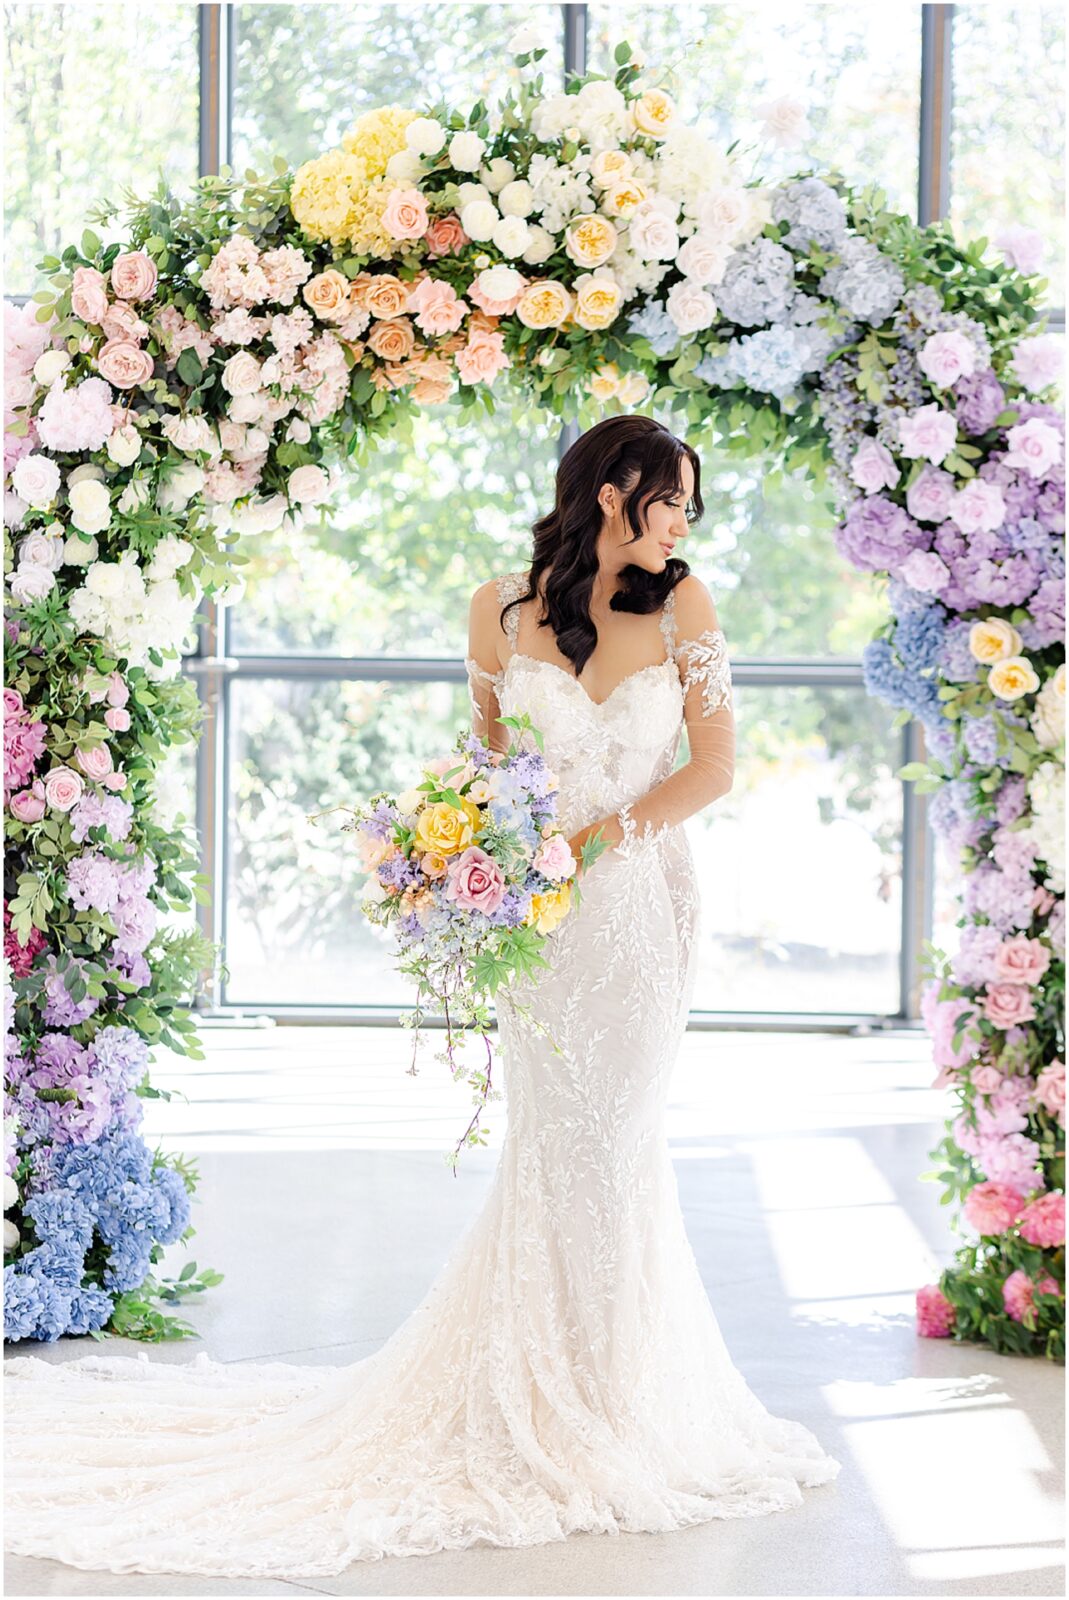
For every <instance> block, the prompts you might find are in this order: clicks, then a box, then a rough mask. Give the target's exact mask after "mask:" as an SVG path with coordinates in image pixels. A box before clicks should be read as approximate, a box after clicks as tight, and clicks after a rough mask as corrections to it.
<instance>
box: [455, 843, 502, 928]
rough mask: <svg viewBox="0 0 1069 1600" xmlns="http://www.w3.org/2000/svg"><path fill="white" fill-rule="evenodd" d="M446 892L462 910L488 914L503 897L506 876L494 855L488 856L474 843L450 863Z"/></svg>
mask: <svg viewBox="0 0 1069 1600" xmlns="http://www.w3.org/2000/svg"><path fill="white" fill-rule="evenodd" d="M445 895H446V899H448V900H455V901H456V903H457V905H458V906H460V907H461V909H462V910H464V911H481V912H483V913H484V915H489V914H490V912H492V911H496V910H497V908H498V906H499V905H500V904H501V902H502V900H503V899H504V897H505V875H504V873H503V872H502V871H501V868H500V867H499V866H498V864H497V862H496V861H495V860H494V858H493V856H490V855H487V853H486V851H485V850H482V849H480V847H479V846H478V845H477V844H473V845H469V846H468V848H467V849H466V850H465V851H463V852H462V854H461V855H459V856H457V858H456V860H455V861H451V862H450V863H449V879H448V882H447V883H446V886H445Z"/></svg>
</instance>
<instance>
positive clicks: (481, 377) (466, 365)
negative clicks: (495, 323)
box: [455, 328, 512, 385]
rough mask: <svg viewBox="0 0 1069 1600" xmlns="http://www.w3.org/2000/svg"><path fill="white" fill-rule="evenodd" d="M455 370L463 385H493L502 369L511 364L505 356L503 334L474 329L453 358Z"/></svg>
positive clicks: (484, 329)
mask: <svg viewBox="0 0 1069 1600" xmlns="http://www.w3.org/2000/svg"><path fill="white" fill-rule="evenodd" d="M455 361H456V368H457V371H458V373H459V374H460V376H461V379H462V380H463V382H464V383H487V384H491V385H492V384H493V381H494V379H495V378H496V377H497V375H498V373H499V372H500V371H501V370H502V368H503V367H511V365H512V362H511V361H510V360H509V358H508V356H507V355H506V354H505V336H504V334H503V333H498V332H496V331H495V332H490V330H489V329H486V328H476V329H475V330H474V332H473V333H472V335H471V338H470V339H469V340H468V342H467V344H466V345H465V346H464V348H463V349H462V350H458V351H457V353H456V356H455Z"/></svg>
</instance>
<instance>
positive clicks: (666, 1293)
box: [5, 416, 840, 1578]
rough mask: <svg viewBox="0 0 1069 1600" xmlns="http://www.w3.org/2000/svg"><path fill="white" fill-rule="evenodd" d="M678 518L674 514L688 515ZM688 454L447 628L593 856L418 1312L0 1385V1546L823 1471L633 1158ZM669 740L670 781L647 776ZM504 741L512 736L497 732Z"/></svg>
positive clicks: (722, 1494) (414, 1522) (648, 1024)
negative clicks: (286, 1340)
mask: <svg viewBox="0 0 1069 1600" xmlns="http://www.w3.org/2000/svg"><path fill="white" fill-rule="evenodd" d="M691 508H693V510H692V509H691ZM701 510H702V502H701V496H700V485H699V463H698V458H697V456H696V455H695V453H694V451H693V450H691V448H690V447H689V446H688V445H686V444H685V443H683V442H682V441H680V440H679V439H677V438H676V437H675V436H674V435H673V434H671V433H670V432H669V431H668V430H667V429H665V428H663V427H662V426H661V425H660V424H658V423H656V422H654V421H652V420H651V419H649V418H646V417H642V416H615V417H611V418H608V419H606V420H605V421H603V422H601V423H599V424H598V425H597V426H596V427H593V428H591V429H590V430H589V431H588V432H587V433H585V434H584V435H583V436H582V437H581V438H580V439H579V440H578V441H577V442H576V443H575V444H574V445H573V446H572V447H571V449H570V450H569V451H568V452H567V454H566V455H565V456H564V458H563V460H562V462H561V464H560V467H559V469H558V474H557V494H556V504H555V508H554V510H553V511H552V512H551V513H549V514H548V515H547V516H545V517H543V518H541V519H540V520H539V521H538V522H537V523H536V524H535V528H534V534H535V539H534V551H533V559H532V563H531V568H530V572H529V573H526V572H524V573H519V572H517V573H510V574H507V575H506V576H504V577H499V578H497V579H496V580H494V579H492V580H490V582H488V583H485V584H483V585H481V587H480V588H479V589H478V590H477V591H476V593H475V595H474V597H473V599H472V605H471V614H470V632H469V654H468V657H467V670H468V682H469V689H470V698H471V706H472V712H473V721H474V726H475V729H476V731H477V732H479V733H484V734H486V735H487V736H488V737H489V738H490V740H491V743H492V744H493V745H494V746H495V747H496V748H498V749H504V748H506V747H507V745H508V743H509V740H510V738H511V737H512V733H511V730H510V729H508V728H507V727H505V726H503V725H502V724H501V723H499V722H497V720H496V719H497V718H498V717H499V716H501V715H509V714H512V713H515V712H519V711H522V710H526V711H528V712H529V713H530V715H531V718H532V721H533V722H534V724H535V725H536V726H537V727H539V728H540V729H541V730H542V733H543V735H544V740H545V753H546V758H547V760H548V762H549V765H550V767H551V768H552V769H553V770H554V771H555V772H556V774H557V776H558V779H559V786H560V792H559V810H558V822H559V825H560V826H561V827H562V828H563V829H564V830H565V831H566V833H567V834H568V836H569V837H570V838H571V840H572V844H573V848H575V849H576V850H578V847H579V845H580V844H581V843H582V842H583V840H584V839H585V838H586V837H588V836H589V835H590V834H591V833H593V832H595V831H597V830H598V829H599V828H600V829H601V830H602V837H603V838H604V839H605V840H606V841H607V842H608V844H609V848H608V849H606V850H605V851H604V853H603V854H602V855H601V856H599V857H598V859H597V860H596V861H595V862H594V863H593V865H592V866H591V867H590V868H589V869H588V870H587V871H586V872H585V873H584V874H583V877H582V880H581V888H582V903H581V905H580V907H579V908H578V910H576V911H573V912H572V913H571V914H570V915H569V916H568V917H567V918H565V920H564V921H563V923H562V924H561V925H560V927H559V928H558V930H557V931H556V933H555V934H554V935H553V936H552V938H551V939H550V941H549V943H548V945H547V947H546V955H547V957H548V958H549V960H550V963H551V965H550V967H549V968H548V969H541V970H540V971H539V973H538V974H537V975H536V976H534V977H532V978H528V979H526V980H524V982H523V984H522V985H521V986H519V987H517V989H516V990H515V992H514V997H515V999H516V1000H522V1001H523V1003H524V1005H526V1006H528V1007H530V1009H531V1011H532V1013H533V1014H534V1016H535V1017H536V1018H537V1019H538V1020H539V1021H541V1022H542V1023H543V1024H544V1025H545V1027H546V1028H548V1030H549V1033H550V1035H551V1037H552V1039H554V1040H555V1041H556V1042H557V1044H558V1045H559V1046H560V1048H561V1051H562V1054H561V1055H556V1054H554V1053H553V1051H552V1049H551V1048H550V1046H549V1044H548V1043H547V1040H546V1038H545V1036H544V1034H542V1033H541V1032H539V1031H538V1030H537V1029H536V1028H534V1027H532V1026H531V1024H530V1023H529V1022H527V1021H526V1020H525V1019H524V1018H523V1016H522V1015H521V1013H520V1012H519V1011H518V1010H517V1009H516V1008H515V1007H514V1005H513V1004H512V1001H511V1000H510V998H509V997H508V996H507V995H504V994H502V995H499V1005H498V1026H499V1035H500V1046H501V1055H502V1063H503V1073H504V1084H505V1090H506V1098H507V1110H508V1128H507V1133H506V1136H505V1140H504V1145H503V1148H502V1151H501V1156H500V1160H499V1163H498V1166H497V1169H496V1172H495V1176H494V1180H493V1183H492V1187H491V1189H490V1192H489V1194H488V1197H487V1199H486V1202H485V1204H484V1206H483V1208H482V1210H481V1212H480V1214H479V1215H478V1217H477V1218H476V1219H475V1221H474V1222H473V1223H472V1224H471V1226H470V1227H469V1228H468V1230H467V1232H466V1233H465V1234H464V1236H463V1237H462V1238H461V1239H460V1241H459V1243H458V1244H457V1245H456V1247H455V1248H454V1250H453V1252H452V1254H451V1256H450V1258H449V1259H448V1261H447V1262H446V1263H445V1265H444V1267H443V1268H442V1269H441V1271H440V1272H439V1274H438V1277H437V1278H436V1280H435V1282H434V1283H433V1284H432V1286H431V1288H430V1290H429V1291H428V1293H427V1295H426V1296H425V1298H424V1300H423V1301H422V1302H421V1304H420V1305H419V1306H418V1307H417V1308H416V1310H415V1311H414V1312H413V1313H412V1315H411V1316H410V1317H409V1318H408V1319H407V1320H406V1321H405V1322H404V1323H403V1324H402V1325H401V1326H400V1327H399V1328H398V1329H397V1330H396V1332H395V1333H394V1334H393V1335H392V1337H391V1338H390V1339H388V1340H387V1341H386V1343H385V1344H384V1345H383V1346H382V1347H381V1349H379V1350H378V1351H376V1352H375V1354H373V1355H371V1356H368V1357H366V1358H364V1359H363V1360H361V1361H357V1362H355V1363H354V1364H352V1365H350V1366H345V1367H340V1368H337V1367H327V1368H324V1367H314V1366H308V1367H302V1366H294V1365H290V1364H287V1363H283V1362H264V1363H251V1362H241V1363H231V1364H226V1363H220V1362H216V1361H213V1360H211V1359H210V1358H209V1357H208V1356H207V1355H206V1354H204V1353H200V1354H198V1355H197V1356H196V1357H195V1358H194V1359H193V1360H192V1361H190V1362H185V1363H182V1364H180V1365H175V1364H172V1363H171V1362H166V1363H164V1362H159V1361H152V1360H150V1359H149V1358H148V1356H147V1354H146V1353H141V1354H140V1355H138V1356H137V1357H136V1358H132V1357H130V1356H114V1355H113V1356H105V1355H87V1356H84V1357H80V1358H77V1359H74V1360H71V1361H66V1362H59V1363H51V1362H48V1361H45V1360H43V1359H41V1358H40V1357H34V1356H17V1357H14V1358H12V1359H10V1360H9V1361H8V1362H7V1363H6V1372H7V1377H6V1385H5V1392H6V1414H7V1421H6V1453H7V1514H6V1517H5V1531H6V1544H7V1547H8V1548H9V1549H10V1550H12V1551H14V1552H17V1553H20V1554H25V1555H35V1556H48V1557H52V1558H54V1559H57V1560H60V1561H65V1562H67V1563H69V1564H70V1565H72V1566H75V1567H82V1568H90V1569H104V1570H109V1571H112V1572H120V1573H122V1572H148V1573H153V1572H173V1573H191V1574H203V1575H209V1576H212V1575H219V1576H244V1577H268V1576H271V1577H279V1578H285V1577H297V1578H299V1577H315V1576H323V1575H330V1574H336V1573H338V1572H340V1571H341V1570H342V1569H343V1568H344V1567H346V1566H347V1565H348V1564H349V1563H350V1562H352V1561H359V1560H370V1559H376V1558H379V1557H382V1556H409V1555H418V1554H428V1553H431V1552H434V1551H437V1550H447V1549H459V1548H463V1547H466V1546H469V1545H473V1544H476V1543H477V1542H480V1541H485V1542H486V1543H489V1544H494V1545H511V1546H518V1545H533V1544H540V1543H544V1542H547V1541H551V1540H560V1539H563V1538H565V1537H567V1536H568V1535H569V1534H572V1533H575V1532H580V1531H586V1532H600V1533H610V1534H615V1533H619V1532H621V1531H628V1532H639V1531H650V1532H663V1531H667V1530H670V1529H675V1528H683V1527H687V1526H689V1525H692V1524H694V1523H699V1522H704V1521H708V1520H710V1519H712V1518H717V1517H747V1516H759V1515H762V1514H765V1513H768V1512H773V1511H778V1510H781V1509H784V1508H789V1507H795V1506H798V1505H799V1504H801V1502H802V1500H803V1495H802V1488H803V1487H810V1486H814V1485H817V1484H824V1483H827V1482H829V1481H830V1480H831V1479H833V1478H834V1477H835V1476H836V1475H837V1474H838V1472H839V1469H840V1463H839V1462H838V1461H837V1460H835V1459H834V1457H832V1456H830V1455H828V1454H827V1453H826V1452H825V1451H824V1449H823V1448H822V1446H821V1444H820V1443H819V1442H818V1440H817V1439H816V1437H815V1436H814V1435H813V1434H812V1433H811V1432H810V1431H808V1429H807V1428H806V1427H804V1426H803V1425H802V1424H801V1423H800V1422H797V1421H793V1420H786V1419H778V1418H775V1417H773V1416H771V1415H770V1414H769V1413H768V1411H767V1410H766V1409H765V1408H764V1406H763V1405H762V1404H761V1402H760V1401H759V1400H758V1399H757V1397H756V1396H755V1395H754V1394H753V1393H752V1392H751V1391H750V1390H749V1388H748V1387H747V1385H746V1383H745V1381H744V1380H743V1377H742V1375H741V1373H740V1372H739V1371H738V1370H737V1369H736V1368H735V1366H734V1365H733V1364H732V1361H731V1358H730V1356H729V1354H728V1351H727V1348H726V1346H725V1343H724V1340H723V1337H722V1335H721V1333H720V1329H719V1326H718V1324H717V1321H716V1318H715V1316H714V1314H713V1310H712V1307H711V1305H710V1302H709V1299H708V1297H707V1295H706V1292H705V1289H704V1286H703V1284H702V1280H701V1277H700V1275H699V1271H698V1267H697V1263H696V1261H695V1258H694V1255H693V1252H692V1250H691V1248H690V1244H689V1242H688V1239H687V1235H686V1232H685V1229H684V1225H683V1217H682V1212H681V1209H680V1204H679V1196H678V1191H677V1187H676V1181H675V1175H674V1171H673V1168H672V1163H671V1159H670V1156H669V1152H668V1147H667V1141H666V1137H665V1132H664V1109H665V1102H666V1096H667V1091H668V1083H669V1076H670V1073H671V1069H672V1066H673V1063H674V1061H675V1057H676V1054H677V1051H678V1048H679V1044H680V1040H681V1038H682V1034H683V1030H684V1028H685V1025H686V1018H687V1011H688V1007H689V1003H690V997H691V993H692V989H693V983H694V974H695V958H696V949H697V937H696V935H697V919H698V893H697V885H696V882H695V874H694V867H693V862H692V858H691V855H690V850H689V846H688V844H687V840H686V837H685V834H684V832H683V830H682V828H681V827H680V824H681V823H682V821H683V820H684V818H686V817H688V816H691V815H693V814H694V813H696V812H698V811H700V810H701V809H702V808H703V807H705V806H707V805H709V804H710V803H711V802H713V801H715V800H716V799H717V797H718V796H720V795H722V794H724V793H725V792H726V791H727V790H728V789H729V788H730V786H731V781H732V775H733V765H734V717H733V710H732V698H731V678H730V671H729V667H728V661H727V655H726V651H725V641H724V635H723V633H722V631H721V629H720V627H719V624H718V620H717V614H716V610H715V606H714V604H713V601H712V599H711V597H710V595H709V592H708V590H707V589H706V587H705V585H704V584H703V583H702V582H701V581H700V579H698V578H697V577H695V576H693V575H691V574H689V572H688V569H687V567H686V564H685V563H684V562H683V561H682V560H681V559H679V558H678V557H677V556H674V555H673V553H672V552H673V549H674V547H675V546H676V545H677V544H678V542H679V540H680V539H682V538H684V537H685V535H686V533H687V530H688V526H689V522H690V520H691V518H692V516H697V515H700V513H701ZM684 723H685V725H686V730H687V737H688V746H689V759H688V760H687V761H686V762H685V763H684V764H683V765H682V766H681V767H680V768H679V769H678V770H676V771H673V767H674V765H675V759H676V753H677V750H678V747H679V741H680V735H681V732H682V729H683V725H684ZM525 737H526V738H528V739H529V738H530V735H525Z"/></svg>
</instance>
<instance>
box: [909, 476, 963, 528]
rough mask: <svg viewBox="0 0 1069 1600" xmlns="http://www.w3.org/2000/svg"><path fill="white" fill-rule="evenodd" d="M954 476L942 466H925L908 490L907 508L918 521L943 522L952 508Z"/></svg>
mask: <svg viewBox="0 0 1069 1600" xmlns="http://www.w3.org/2000/svg"><path fill="white" fill-rule="evenodd" d="M953 493H954V478H953V475H952V474H951V473H949V472H944V471H943V469H942V467H932V466H925V467H922V468H921V470H920V472H919V473H918V474H917V476H916V477H915V478H914V480H913V482H912V483H911V484H910V486H909V488H908V489H907V490H906V510H907V511H908V512H909V514H910V516H911V517H914V518H915V519H916V520H917V521H918V522H942V521H943V519H944V517H945V516H946V515H947V513H948V511H949V510H950V499H951V496H952V495H953Z"/></svg>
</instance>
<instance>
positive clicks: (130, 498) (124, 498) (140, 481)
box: [116, 478, 152, 517]
mask: <svg viewBox="0 0 1069 1600" xmlns="http://www.w3.org/2000/svg"><path fill="white" fill-rule="evenodd" d="M151 494H152V485H151V484H150V483H149V481H148V479H147V478H132V479H131V480H130V482H129V483H128V484H127V485H126V488H125V489H124V490H123V492H122V494H121V495H120V496H119V498H118V501H117V502H116V503H117V505H118V508H119V510H120V511H121V512H122V514H123V516H125V517H128V516H130V515H131V513H132V512H134V511H137V510H138V509H139V508H140V507H141V506H147V505H148V503H149V498H150V497H151Z"/></svg>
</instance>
